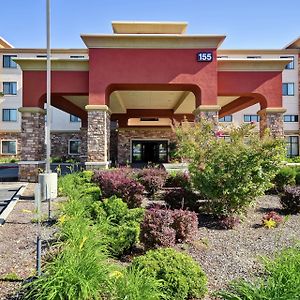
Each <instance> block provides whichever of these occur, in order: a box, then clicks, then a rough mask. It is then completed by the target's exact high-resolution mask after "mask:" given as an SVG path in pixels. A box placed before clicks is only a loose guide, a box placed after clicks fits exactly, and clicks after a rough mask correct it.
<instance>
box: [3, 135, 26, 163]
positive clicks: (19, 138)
mask: <svg viewBox="0 0 300 300" xmlns="http://www.w3.org/2000/svg"><path fill="white" fill-rule="evenodd" d="M5 140H13V141H15V140H16V141H17V154H16V155H7V154H2V153H0V157H7V158H16V159H20V158H21V149H22V147H21V146H22V143H21V132H0V141H5ZM0 147H1V146H0Z"/></svg>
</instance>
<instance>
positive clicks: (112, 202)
mask: <svg viewBox="0 0 300 300" xmlns="http://www.w3.org/2000/svg"><path fill="white" fill-rule="evenodd" d="M251 130H252V126H251V125H246V126H243V127H241V128H238V129H234V130H233V131H232V132H231V138H232V141H231V142H230V143H228V142H226V141H225V140H224V139H222V138H221V137H222V133H220V132H216V133H214V131H213V128H212V125H211V124H209V123H205V122H204V123H199V124H196V125H195V126H193V128H187V127H185V128H183V129H180V130H179V131H178V139H179V141H180V143H179V144H180V145H181V146H180V147H181V148H179V150H178V153H182V155H183V154H184V155H185V156H186V159H188V160H189V173H187V172H175V173H169V174H168V173H167V172H166V171H164V170H163V169H160V168H146V169H143V170H138V169H131V168H127V167H126V168H120V169H111V170H102V171H95V172H82V173H73V174H69V175H66V176H63V177H60V179H59V191H60V194H61V195H63V196H66V197H67V198H68V200H67V201H65V202H64V203H63V205H62V206H61V208H60V210H59V213H58V216H57V219H56V224H55V225H54V226H55V228H56V230H57V233H56V234H55V235H54V238H55V240H56V243H55V244H54V245H52V246H51V247H50V252H48V254H47V255H46V256H45V262H44V265H43V275H42V276H40V277H39V278H37V279H34V280H32V281H31V282H30V283H29V284H25V285H24V286H23V290H22V293H21V295H22V297H21V298H20V299H30V300H44V299H45V300H52V299H53V300H56V299H79V300H81V299H82V300H83V299H86V300H90V299H105V300H114V299H116V300H117V299H120V300H121V299H128V300H139V299H141V300H142V299H149V300H155V299H157V300H158V299H168V300H181V299H182V300H184V299H215V298H216V299H258V300H259V299H278V300H279V299H285V300H289V299H291V300H292V299H297V297H298V296H299V293H298V290H297V288H293V287H292V285H290V286H289V289H288V290H284V289H282V288H281V289H280V288H278V287H277V286H276V284H277V283H278V286H280V285H282V284H283V282H284V281H289V280H291V281H292V282H293V284H294V285H295V284H296V283H297V282H299V281H300V275H299V274H300V269H299V268H300V264H299V261H298V258H299V255H300V254H299V251H300V250H299V248H298V246H297V244H296V243H297V238H299V236H300V226H299V225H300V216H299V213H300V205H299V204H300V188H299V187H297V186H294V185H296V183H297V174H298V171H297V169H288V170H287V169H285V168H284V169H282V163H281V161H282V157H283V154H284V144H283V142H282V141H281V140H274V139H272V138H270V137H268V136H266V137H265V138H262V139H259V138H258V137H257V135H256V134H254V133H252V131H251ZM245 136H246V137H247V142H246V143H245V141H244V138H245ZM187 137H188V138H187ZM271 193H277V194H276V195H271ZM265 194H268V195H265ZM286 247H293V249H292V250H285V251H289V252H287V253H289V254H291V255H292V254H293V255H294V257H295V258H296V260H295V262H294V263H293V262H292V260H289V261H286V260H285V259H284V257H286V256H288V254H286V252H283V254H276V253H277V252H278V251H279V252H280V251H283V250H284V249H285V248H286ZM260 256H266V257H269V258H270V259H272V258H273V257H275V259H276V261H275V263H274V266H273V268H271V267H270V265H272V263H270V262H267V263H266V262H264V263H262V260H261V257H260ZM285 262H286V265H285ZM279 264H283V265H282V268H281V269H280V268H279V267H277V265H279ZM292 270H293V272H292ZM280 272H282V273H281V274H282V276H280ZM258 277H259V278H260V281H258V279H256V278H258ZM232 280H242V281H239V283H236V284H233V283H232ZM245 280H246V281H245ZM274 285H275V287H276V288H274ZM274 290H276V293H275V294H274V293H273V292H274ZM259 291H260V292H259ZM272 293H273V294H272ZM297 293H298V294H297ZM254 295H255V297H254ZM260 295H261V297H260ZM252 296H253V297H252ZM268 297H269V298H268ZM284 297H285V298H284Z"/></svg>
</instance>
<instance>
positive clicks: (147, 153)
mask: <svg viewBox="0 0 300 300" xmlns="http://www.w3.org/2000/svg"><path fill="white" fill-rule="evenodd" d="M167 161H168V141H153V140H140V141H132V162H133V163H164V162H167Z"/></svg>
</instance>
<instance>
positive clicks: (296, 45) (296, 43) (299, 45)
mask: <svg viewBox="0 0 300 300" xmlns="http://www.w3.org/2000/svg"><path fill="white" fill-rule="evenodd" d="M284 48H285V49H300V36H299V37H297V38H296V39H295V40H293V41H292V42H290V43H289V44H287V45H286V46H285V47H284Z"/></svg>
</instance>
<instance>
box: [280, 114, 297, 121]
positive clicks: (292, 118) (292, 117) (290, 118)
mask: <svg viewBox="0 0 300 300" xmlns="http://www.w3.org/2000/svg"><path fill="white" fill-rule="evenodd" d="M283 121H284V122H298V115H284V116H283Z"/></svg>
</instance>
